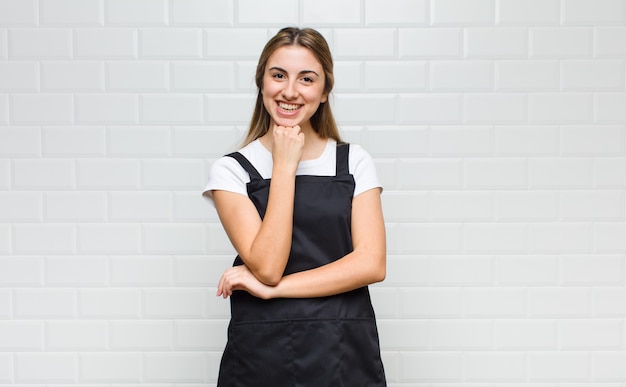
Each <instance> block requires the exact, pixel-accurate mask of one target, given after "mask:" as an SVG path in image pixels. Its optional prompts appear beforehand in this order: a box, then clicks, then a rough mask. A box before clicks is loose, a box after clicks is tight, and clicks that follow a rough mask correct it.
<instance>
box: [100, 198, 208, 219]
mask: <svg viewBox="0 0 626 387" xmlns="http://www.w3.org/2000/svg"><path fill="white" fill-rule="evenodd" d="M196 196H198V195H196ZM171 214H172V203H171V195H170V194H169V193H167V192H112V193H110V194H109V217H110V219H111V220H112V221H117V222H120V221H121V222H150V221H168V220H170V219H171V218H172V215H171Z"/></svg>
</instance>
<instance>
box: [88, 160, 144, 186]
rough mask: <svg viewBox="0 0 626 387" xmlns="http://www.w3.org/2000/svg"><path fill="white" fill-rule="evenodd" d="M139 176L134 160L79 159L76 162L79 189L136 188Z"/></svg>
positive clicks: (136, 162) (137, 163)
mask: <svg viewBox="0 0 626 387" xmlns="http://www.w3.org/2000/svg"><path fill="white" fill-rule="evenodd" d="M139 178H140V174H139V162H138V161H135V160H123V159H118V160H116V159H109V160H105V159H98V160H79V161H77V164H76V184H77V186H78V187H79V188H81V189H136V188H139Z"/></svg>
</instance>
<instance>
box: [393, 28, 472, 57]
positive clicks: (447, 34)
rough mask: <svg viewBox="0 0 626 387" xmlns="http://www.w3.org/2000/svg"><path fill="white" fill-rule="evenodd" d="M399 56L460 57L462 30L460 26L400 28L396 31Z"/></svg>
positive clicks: (461, 51) (461, 52)
mask: <svg viewBox="0 0 626 387" xmlns="http://www.w3.org/2000/svg"><path fill="white" fill-rule="evenodd" d="M398 54H399V56H400V58H428V59H431V58H461V57H462V55H463V30H462V29H461V28H445V27H444V28H400V29H399V31H398Z"/></svg>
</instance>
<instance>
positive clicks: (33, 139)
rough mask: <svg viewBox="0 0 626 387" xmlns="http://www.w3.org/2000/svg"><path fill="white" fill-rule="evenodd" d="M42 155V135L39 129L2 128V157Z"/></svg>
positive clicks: (0, 148) (0, 149) (0, 152)
mask: <svg viewBox="0 0 626 387" xmlns="http://www.w3.org/2000/svg"><path fill="white" fill-rule="evenodd" d="M40 155H41V134H40V131H39V128H37V127H24V126H11V127H0V157H24V156H34V157H39V156H40Z"/></svg>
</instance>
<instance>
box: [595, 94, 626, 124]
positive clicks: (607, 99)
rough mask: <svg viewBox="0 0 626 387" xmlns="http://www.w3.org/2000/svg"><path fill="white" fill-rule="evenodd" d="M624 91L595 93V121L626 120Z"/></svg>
mask: <svg viewBox="0 0 626 387" xmlns="http://www.w3.org/2000/svg"><path fill="white" fill-rule="evenodd" d="M624 104H626V93H595V94H594V100H593V105H594V116H595V119H596V122H602V123H616V124H623V123H624V120H626V110H625V109H624Z"/></svg>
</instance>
